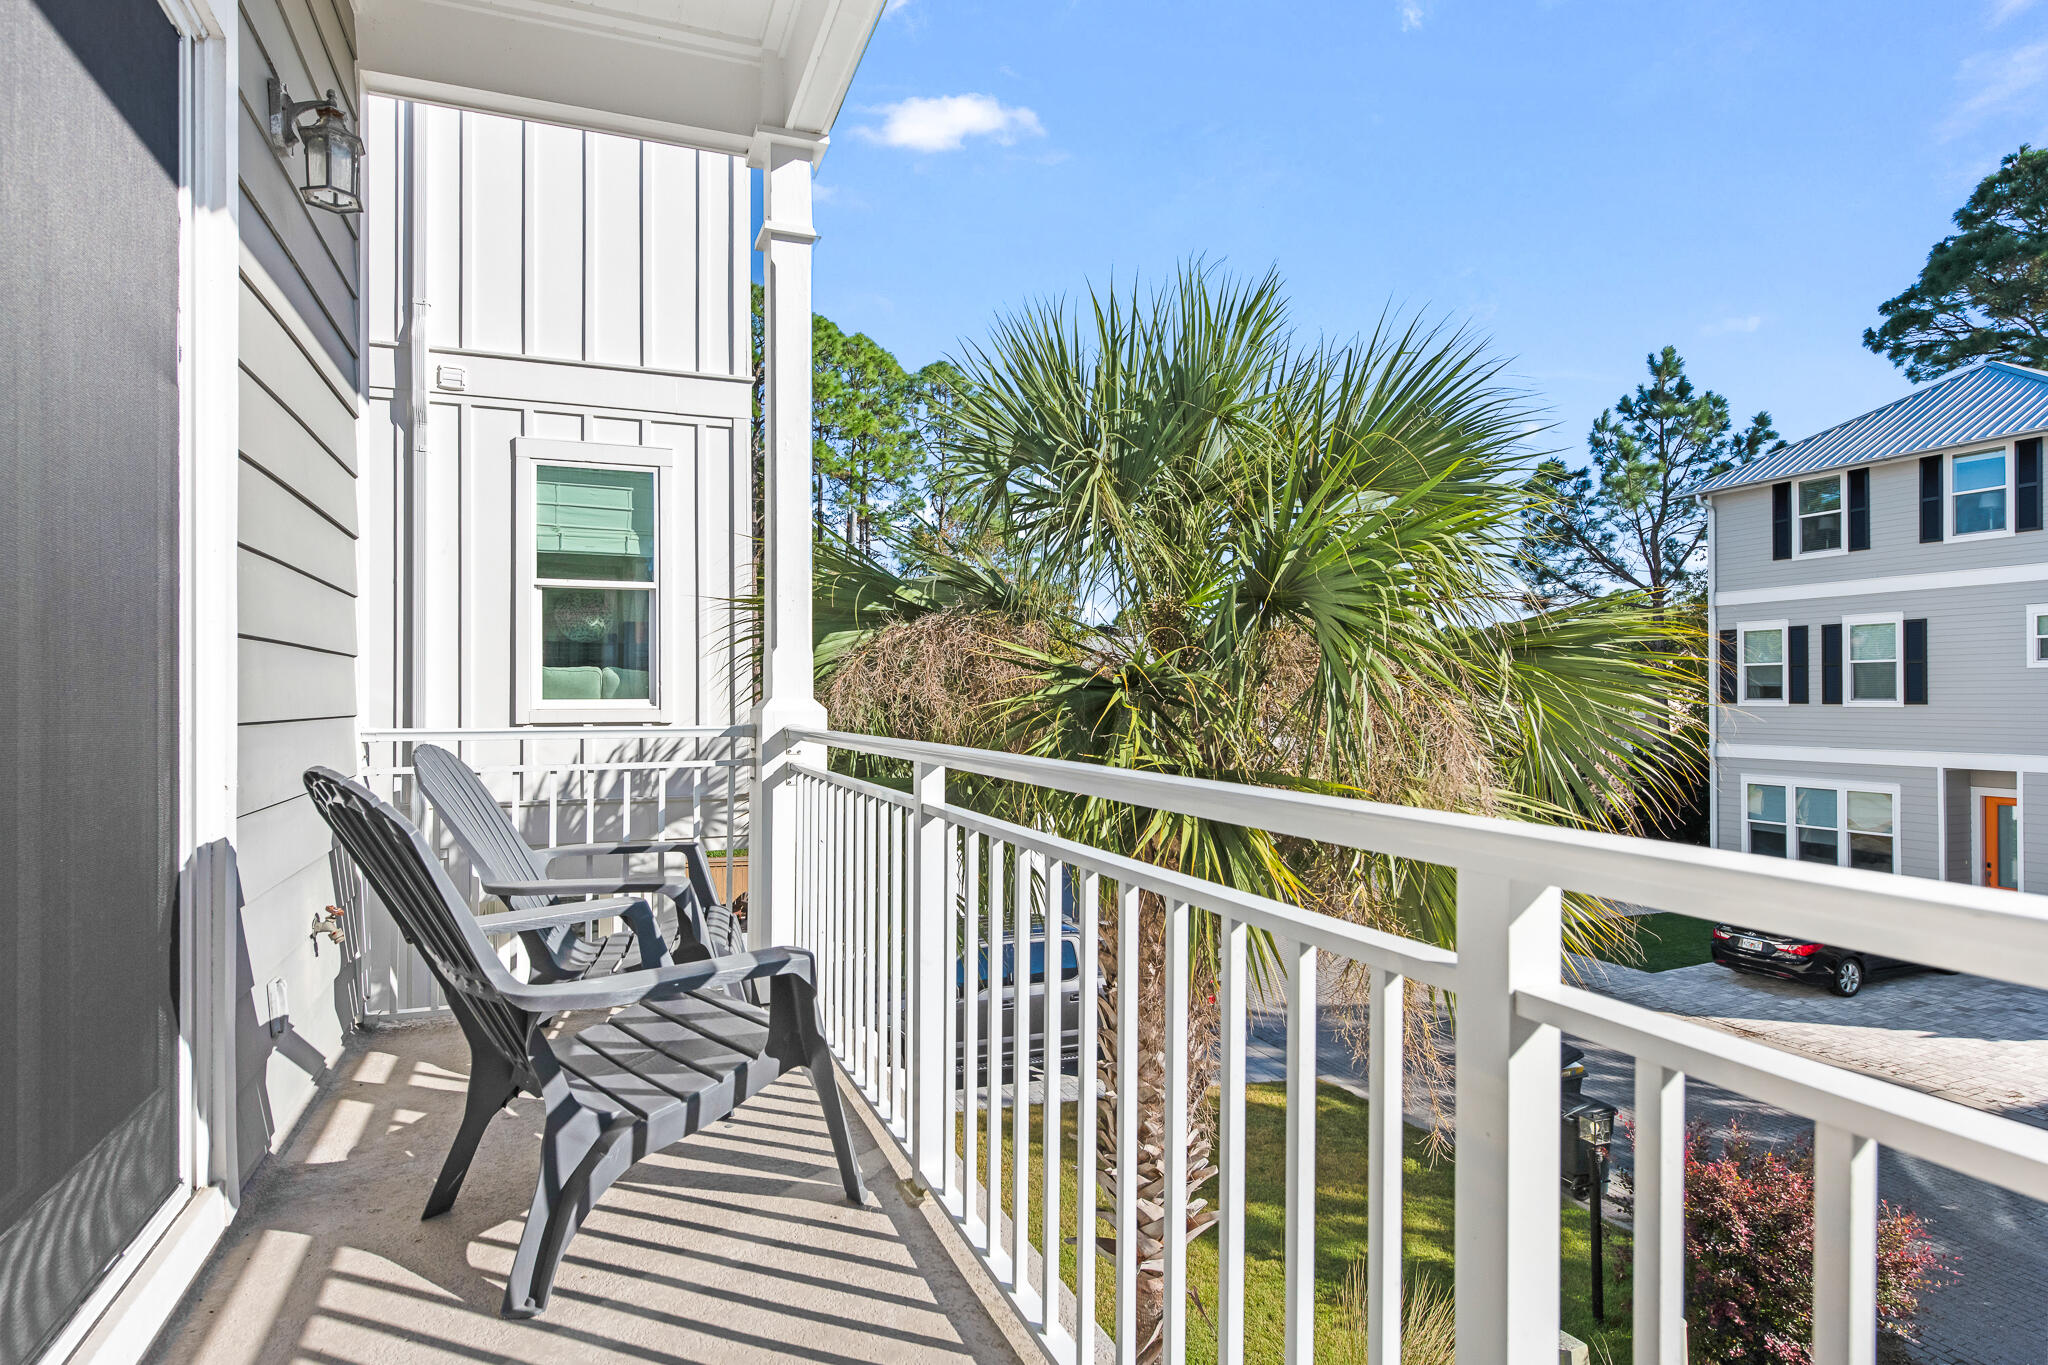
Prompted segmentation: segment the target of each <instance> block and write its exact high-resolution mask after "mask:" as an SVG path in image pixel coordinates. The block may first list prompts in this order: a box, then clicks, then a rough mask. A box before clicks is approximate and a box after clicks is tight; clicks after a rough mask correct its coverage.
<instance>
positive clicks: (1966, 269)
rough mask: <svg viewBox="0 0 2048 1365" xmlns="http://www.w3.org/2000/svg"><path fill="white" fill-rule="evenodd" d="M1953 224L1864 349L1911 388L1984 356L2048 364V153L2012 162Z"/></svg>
mask: <svg viewBox="0 0 2048 1365" xmlns="http://www.w3.org/2000/svg"><path fill="white" fill-rule="evenodd" d="M1955 224H1956V227H1957V229H1958V231H1956V232H1955V233H1954V234H1952V235H1950V236H1948V237H1944V238H1942V239H1941V240H1940V241H1939V242H1936V243H1935V244H1934V249H1933V250H1932V251H1929V252H1928V253H1927V264H1926V265H1925V266H1924V267H1922V268H1921V271H1920V278H1919V279H1917V280H1915V281H1914V282H1913V285H1912V287H1911V288H1909V289H1907V290H1906V291H1905V292H1904V293H1902V294H1899V295H1898V296H1897V297H1895V298H1891V299H1887V300H1885V302H1883V303H1882V304H1880V305H1878V310H1877V311H1878V312H1879V313H1881V314H1883V315H1884V322H1883V323H1882V324H1881V325H1880V326H1877V327H1872V328H1869V329H1868V330H1866V331H1865V332H1864V333H1863V344H1864V345H1865V346H1868V347H1869V348H1870V349H1871V350H1873V351H1876V352H1877V353H1878V354H1880V355H1882V356H1884V357H1886V358H1887V359H1889V360H1890V361H1891V362H1892V363H1893V364H1894V365H1897V366H1898V367H1899V368H1900V369H1903V370H1904V371H1905V372H1906V377H1907V378H1908V379H1911V380H1913V381H1914V382H1915V383H1919V382H1921V381H1923V380H1928V379H1935V378H1938V377H1940V376H1941V375H1943V374H1946V373H1947V372H1948V371H1950V370H1953V369H1955V368H1957V367H1958V366H1961V365H1967V364H1969V363H1971V362H1972V361H1978V360H2008V361H2013V362H2015V363H2018V364H2021V365H2033V366H2037V367H2043V368H2048V149H2043V150H2040V151H2036V150H2035V149H2034V148H2032V147H2030V146H2026V145H2022V146H2021V147H2020V149H2019V150H2018V151H2016V152H2014V153H2012V155H2010V156H2008V157H2006V158H2005V160H2004V161H2002V162H2000V163H1999V166H1998V169H1997V170H1996V171H1994V172H1992V173H1991V174H1990V175H1987V176H1985V177H1984V179H1983V180H1982V181H1981V182H1979V184H1978V186H1977V188H1976V189H1975V190H1974V191H1973V192H1972V193H1971V195H1970V199H1969V202H1968V203H1966V204H1964V205H1963V206H1962V207H1961V208H1959V209H1957V210H1956V213H1955Z"/></svg>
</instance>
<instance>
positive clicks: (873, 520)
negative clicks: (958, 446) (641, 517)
mask: <svg viewBox="0 0 2048 1365" xmlns="http://www.w3.org/2000/svg"><path fill="white" fill-rule="evenodd" d="M753 333H754V450H755V460H756V463H757V464H758V462H759V460H760V458H761V444H762V442H763V440H764V439H765V432H764V430H763V423H762V418H761V402H762V397H763V389H762V384H763V379H762V366H761V345H762V289H761V286H760V285H758V284H757V285H755V286H754V317H753ZM811 356H812V359H811V451H812V475H811V481H812V482H811V491H812V501H813V504H814V506H815V507H816V511H817V517H816V520H817V526H818V529H819V530H820V531H821V532H822V531H823V530H824V528H826V527H828V526H829V527H832V528H835V529H836V530H838V532H839V533H840V534H841V535H842V536H843V537H844V538H845V539H846V540H847V541H848V542H849V543H851V544H853V545H854V546H856V547H858V548H859V549H860V550H861V551H862V552H863V553H872V552H874V551H876V550H877V548H878V547H889V546H892V545H897V544H914V543H919V542H920V541H921V540H922V538H923V535H924V533H925V532H926V531H928V530H929V529H931V528H933V527H936V528H939V529H941V530H943V528H944V526H945V524H946V521H947V518H948V517H949V516H950V515H951V508H952V507H953V505H954V503H955V501H956V497H957V495H956V492H955V488H956V485H957V482H958V480H957V475H956V474H955V473H954V472H953V470H954V466H953V465H952V463H951V462H949V461H948V459H947V458H946V456H945V452H944V449H943V444H942V442H941V439H940V438H941V436H942V434H943V430H944V424H945V421H946V413H947V411H948V408H947V402H946V394H947V393H948V392H949V391H950V389H951V388H952V387H953V386H954V385H957V384H958V383H959V382H960V374H959V371H958V370H956V369H955V368H954V367H953V366H952V365H950V364H949V363H947V362H946V361H943V360H938V361H933V362H932V363H931V364H929V365H926V366H925V367H924V368H923V369H920V370H915V371H906V370H905V369H904V368H903V366H902V364H901V363H900V362H899V361H898V360H897V359H896V357H895V356H894V355H893V354H891V353H890V352H889V350H888V348H886V347H884V346H883V345H882V344H881V343H880V342H877V341H876V340H875V339H874V338H873V337H870V336H868V335H867V334H866V333H865V332H847V331H845V330H843V329H842V328H841V327H839V325H838V324H837V323H834V322H833V321H832V320H831V319H830V318H828V317H825V316H823V315H822V314H817V313H814V314H812V315H811ZM756 477H757V480H758V477H759V475H758V471H757V474H756Z"/></svg>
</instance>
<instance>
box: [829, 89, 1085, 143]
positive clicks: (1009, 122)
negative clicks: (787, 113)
mask: <svg viewBox="0 0 2048 1365" xmlns="http://www.w3.org/2000/svg"><path fill="white" fill-rule="evenodd" d="M869 112H871V113H876V114H880V115H881V116H882V123H881V126H880V127H873V126H868V127H861V128H856V129H855V130H854V131H855V132H857V133H859V134H860V135H861V136H862V137H865V138H867V139H868V140H869V141H871V142H879V143H881V144H882V145H883V146H885V147H907V148H909V149H910V150H911V151H913V152H954V151H958V150H959V149H960V148H961V146H962V145H964V144H965V143H966V141H967V139H968V138H971V137H986V138H993V139H994V140H995V141H997V142H998V143H1001V144H1002V145H1003V146H1005V147H1007V146H1009V145H1010V144H1012V143H1014V142H1016V141H1017V140H1018V139H1019V138H1025V137H1043V136H1045V126H1044V125H1043V124H1041V123H1040V122H1039V121H1038V115H1037V114H1036V113H1034V112H1032V111H1031V110H1029V109H1026V108H1025V107H1024V106H1023V105H1021V104H1004V103H1003V102H1002V101H1001V100H998V99H997V98H996V97H995V96H994V95H931V96H924V95H916V96H912V97H911V98H910V99H907V100H898V101H897V102H896V103H894V104H885V105H882V106H880V107H879V108H876V109H873V110H870V111H869Z"/></svg>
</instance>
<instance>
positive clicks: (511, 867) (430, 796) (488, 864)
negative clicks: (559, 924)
mask: <svg viewBox="0 0 2048 1365" xmlns="http://www.w3.org/2000/svg"><path fill="white" fill-rule="evenodd" d="M412 771H413V776H414V777H415V778H416V779H418V781H419V784H420V790H421V791H423V792H425V793H426V794H427V800H429V801H431V802H433V803H434V813H435V814H436V815H438V816H440V817H441V823H443V824H445V825H446V826H448V832H449V833H450V834H451V835H453V836H454V837H455V842H456V843H458V844H460V845H462V851H463V852H464V853H466V854H468V855H469V860H470V861H471V862H472V863H475V864H476V868H477V871H479V872H481V873H482V874H483V875H484V879H485V880H486V881H508V882H516V881H539V880H541V879H543V878H545V877H546V876H547V875H548V865H547V860H546V859H545V858H542V857H541V856H540V855H539V854H538V853H536V852H534V850H533V847H532V846H531V845H530V844H528V843H527V842H526V840H525V839H523V838H521V837H520V834H519V827H518V826H517V825H515V824H513V823H512V817H511V816H510V815H509V814H507V813H506V811H505V808H504V807H503V806H501V805H499V804H498V801H497V798H496V797H494V796H492V795H491V789H490V788H489V787H486V786H485V785H484V782H483V779H482V778H480V777H478V776H477V775H476V773H475V771H474V770H472V769H471V768H470V766H469V765H468V764H467V763H464V762H463V761H462V760H461V759H459V758H457V757H456V756H455V755H454V754H451V753H449V752H448V751H447V750H446V749H443V748H441V747H440V746H439V745H435V744H416V745H414V746H413V750H412ZM551 904H553V902H552V901H551V900H549V899H548V898H547V897H546V896H514V897H512V900H511V904H510V906H509V907H508V908H510V909H513V910H541V909H545V908H546V907H547V906H549V905H551Z"/></svg>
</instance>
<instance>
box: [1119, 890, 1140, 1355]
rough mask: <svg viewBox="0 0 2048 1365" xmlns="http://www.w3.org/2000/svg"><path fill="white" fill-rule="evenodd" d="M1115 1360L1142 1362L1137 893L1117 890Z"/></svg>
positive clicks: (1135, 891)
mask: <svg viewBox="0 0 2048 1365" xmlns="http://www.w3.org/2000/svg"><path fill="white" fill-rule="evenodd" d="M1117 891H1118V896H1117V911H1116V1358H1117V1359H1118V1360H1119V1361H1121V1362H1123V1365H1135V1362H1136V1361H1137V1359H1138V1344H1139V1343H1138V888H1137V887H1135V886H1129V885H1125V886H1120V887H1118V888H1117Z"/></svg>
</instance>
